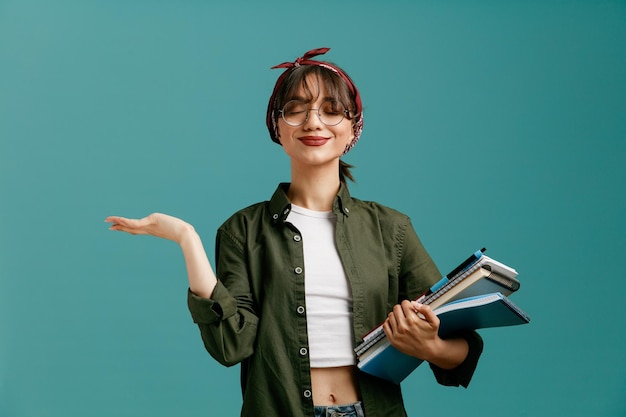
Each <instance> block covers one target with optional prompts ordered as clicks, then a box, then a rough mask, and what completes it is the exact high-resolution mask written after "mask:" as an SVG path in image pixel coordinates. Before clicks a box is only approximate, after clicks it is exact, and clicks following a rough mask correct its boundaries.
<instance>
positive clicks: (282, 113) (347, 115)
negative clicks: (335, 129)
mask: <svg viewBox="0 0 626 417" xmlns="http://www.w3.org/2000/svg"><path fill="white" fill-rule="evenodd" d="M329 101H333V100H327V101H325V102H324V103H327V102H329ZM291 102H297V103H303V102H302V101H301V100H289V101H288V102H286V103H285V104H284V105H283V108H282V109H280V110H278V112H279V113H280V117H281V118H282V119H283V122H285V123H287V125H289V126H291V127H298V126H302V125H303V124H305V123H306V122H307V121H308V120H309V115H310V114H311V112H312V111H313V110H317V118H318V119H319V121H320V122H322V124H323V125H324V126H337V125H338V124H339V123H341V122H343V120H344V119H348V120H351V118H350V110H348V109H346V108H344V110H343V112H342V113H343V115H342V117H341V120H339V121H338V122H337V123H333V124H330V123H326V122H324V120H323V119H322V115H321V114H320V109H321V107H318V108H317V109H307V110H306V117H305V118H304V120H303V121H302V123H298V124H293V123H289V122H288V121H287V119H286V118H285V107H287V106H288V105H289V103H291ZM338 103H339V104H341V103H340V102H338ZM341 107H344V106H343V104H341Z"/></svg>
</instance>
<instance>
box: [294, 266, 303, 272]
mask: <svg viewBox="0 0 626 417" xmlns="http://www.w3.org/2000/svg"><path fill="white" fill-rule="evenodd" d="M294 272H295V273H296V274H301V273H302V268H300V267H299V266H297V267H296V269H294Z"/></svg>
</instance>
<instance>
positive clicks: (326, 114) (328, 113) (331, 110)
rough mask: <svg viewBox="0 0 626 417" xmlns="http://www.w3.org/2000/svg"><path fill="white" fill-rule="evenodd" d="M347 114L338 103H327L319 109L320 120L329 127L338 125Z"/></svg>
mask: <svg viewBox="0 0 626 417" xmlns="http://www.w3.org/2000/svg"><path fill="white" fill-rule="evenodd" d="M345 114H346V109H345V108H344V107H343V105H342V104H341V103H339V102H338V101H325V102H324V104H322V105H321V106H320V109H319V115H320V119H321V120H322V123H324V124H325V125H327V126H335V125H338V124H339V123H341V121H342V120H343V117H344V116H345Z"/></svg>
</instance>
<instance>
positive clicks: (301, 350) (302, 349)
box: [300, 348, 308, 356]
mask: <svg viewBox="0 0 626 417" xmlns="http://www.w3.org/2000/svg"><path fill="white" fill-rule="evenodd" d="M307 352H308V350H307V348H300V356H306V354H307Z"/></svg>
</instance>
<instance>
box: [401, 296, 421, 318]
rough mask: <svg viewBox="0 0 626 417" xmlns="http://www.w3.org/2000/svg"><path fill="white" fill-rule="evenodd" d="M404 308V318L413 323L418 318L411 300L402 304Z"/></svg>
mask: <svg viewBox="0 0 626 417" xmlns="http://www.w3.org/2000/svg"><path fill="white" fill-rule="evenodd" d="M400 306H401V307H402V312H403V313H404V317H406V318H407V319H408V320H409V321H412V320H414V319H415V318H416V315H417V312H418V311H417V310H416V308H415V306H414V305H413V303H412V302H411V301H409V300H404V301H402V303H401V304H400Z"/></svg>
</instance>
